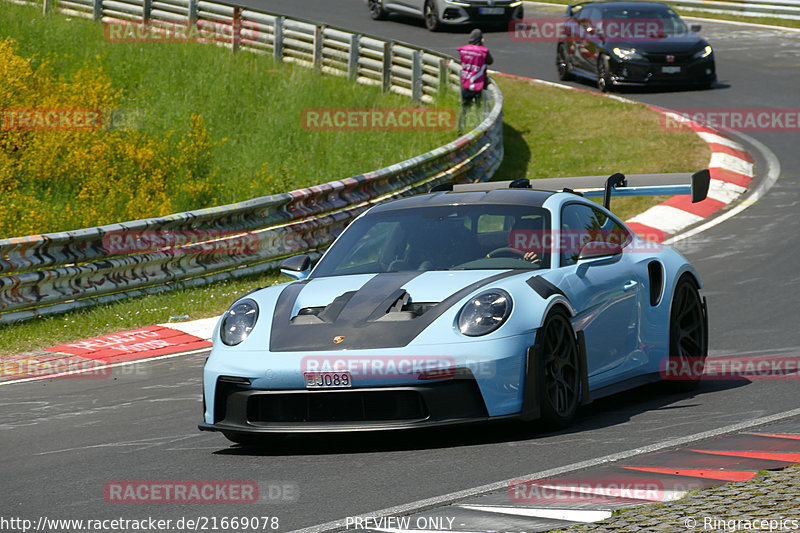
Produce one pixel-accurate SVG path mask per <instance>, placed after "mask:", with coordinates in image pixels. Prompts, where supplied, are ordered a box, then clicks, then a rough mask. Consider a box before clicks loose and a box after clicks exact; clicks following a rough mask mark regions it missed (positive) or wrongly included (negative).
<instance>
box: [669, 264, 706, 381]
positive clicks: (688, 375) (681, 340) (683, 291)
mask: <svg viewBox="0 0 800 533" xmlns="http://www.w3.org/2000/svg"><path fill="white" fill-rule="evenodd" d="M707 356H708V318H707V316H706V312H705V306H704V304H703V301H702V300H701V299H700V294H699V292H698V290H697V284H696V283H695V281H694V279H693V278H692V277H691V276H690V275H689V274H684V275H683V276H681V278H680V279H679V280H678V283H677V284H676V285H675V292H674V294H673V296H672V305H671V308H670V313H669V365H670V366H669V367H668V370H667V372H666V375H665V378H666V379H667V380H668V381H670V383H671V384H672V387H673V388H674V389H677V390H683V391H687V390H692V389H695V388H697V386H698V384H699V383H700V379H701V377H702V375H703V369H704V368H705V361H706V357H707Z"/></svg>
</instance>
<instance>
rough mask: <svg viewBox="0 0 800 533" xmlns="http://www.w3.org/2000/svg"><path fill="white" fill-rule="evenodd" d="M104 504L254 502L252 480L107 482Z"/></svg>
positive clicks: (255, 500) (257, 494)
mask: <svg viewBox="0 0 800 533" xmlns="http://www.w3.org/2000/svg"><path fill="white" fill-rule="evenodd" d="M103 496H104V498H105V500H106V503H128V504H141V503H145V504H197V503H201V504H202V503H209V504H220V503H233V504H243V503H255V502H257V501H258V496H259V490H258V483H256V482H255V481H217V480H208V481H196V480H192V481H109V482H108V483H106V484H105V485H104V486H103Z"/></svg>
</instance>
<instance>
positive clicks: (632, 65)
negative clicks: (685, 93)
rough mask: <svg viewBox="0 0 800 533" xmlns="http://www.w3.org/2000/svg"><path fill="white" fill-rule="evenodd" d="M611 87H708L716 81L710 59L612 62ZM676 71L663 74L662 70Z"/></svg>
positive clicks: (714, 68) (712, 60)
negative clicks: (668, 61) (676, 70)
mask: <svg viewBox="0 0 800 533" xmlns="http://www.w3.org/2000/svg"><path fill="white" fill-rule="evenodd" d="M610 68H611V72H610V74H611V83H612V84H613V85H616V86H625V85H628V86H646V85H666V86H670V85H672V86H677V85H709V84H711V83H713V82H715V81H716V80H717V74H716V66H715V64H714V57H713V55H712V56H710V57H707V58H703V59H697V60H692V61H684V62H670V63H667V62H661V61H619V60H612V61H611V64H610ZM665 68H666V69H667V70H670V69H672V70H674V69H680V70H679V71H678V72H665V71H664V69H665Z"/></svg>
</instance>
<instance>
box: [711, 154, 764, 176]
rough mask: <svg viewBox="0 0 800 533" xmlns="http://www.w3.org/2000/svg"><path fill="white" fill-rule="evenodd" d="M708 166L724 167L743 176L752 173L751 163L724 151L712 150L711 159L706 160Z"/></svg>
mask: <svg viewBox="0 0 800 533" xmlns="http://www.w3.org/2000/svg"><path fill="white" fill-rule="evenodd" d="M708 167H709V168H724V169H726V170H731V171H733V172H738V173H739V174H744V175H745V176H752V175H753V163H750V162H749V161H745V160H744V159H740V158H738V157H736V156H735V155H731V154H726V153H725V152H712V153H711V161H709V162H708Z"/></svg>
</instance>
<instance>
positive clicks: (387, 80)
mask: <svg viewBox="0 0 800 533" xmlns="http://www.w3.org/2000/svg"><path fill="white" fill-rule="evenodd" d="M381 74H382V75H383V76H382V78H383V79H382V80H381V89H383V92H389V91H390V90H391V88H392V43H390V42H384V43H383V68H382V69H381Z"/></svg>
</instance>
